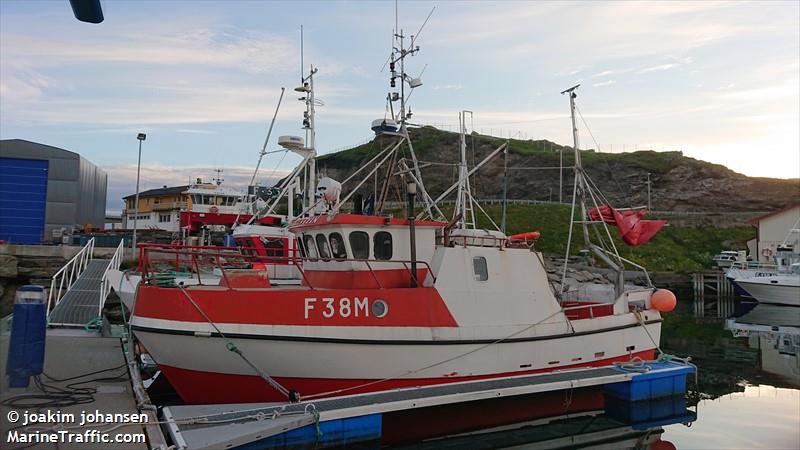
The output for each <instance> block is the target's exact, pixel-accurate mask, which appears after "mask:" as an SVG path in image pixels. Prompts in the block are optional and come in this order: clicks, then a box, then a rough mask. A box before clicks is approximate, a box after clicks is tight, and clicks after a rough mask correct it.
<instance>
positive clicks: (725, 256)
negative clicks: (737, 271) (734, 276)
mask: <svg viewBox="0 0 800 450" xmlns="http://www.w3.org/2000/svg"><path fill="white" fill-rule="evenodd" d="M745 255H746V253H745V252H744V251H736V250H724V251H721V252H719V254H718V255H717V256H715V257H714V258H713V259H714V262H715V263H717V267H720V268H723V269H725V268H728V267H731V266H732V265H733V263H735V262H737V261H744V260H745V258H746V257H745Z"/></svg>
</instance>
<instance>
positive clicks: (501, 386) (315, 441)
mask: <svg viewBox="0 0 800 450" xmlns="http://www.w3.org/2000/svg"><path fill="white" fill-rule="evenodd" d="M693 373H695V368H694V366H692V365H686V364H683V363H677V362H648V363H646V364H643V365H638V366H630V367H622V366H608V367H597V368H586V369H576V370H567V371H559V372H551V373H545V374H535V375H524V376H518V377H511V378H504V379H497V380H479V381H469V382H461V383H451V384H447V385H435V386H423V387H416V388H405V389H396V390H390V391H382V392H376V393H367V394H355V395H347V396H340V397H333V398H326V399H321V400H315V401H308V402H300V403H266V404H265V403H260V404H229V405H197V406H169V407H165V408H164V409H163V420H164V421H165V422H166V424H167V425H166V428H167V430H168V434H169V435H170V437H171V438H172V441H173V443H174V444H175V446H176V448H179V449H206V448H241V449H249V448H291V447H303V446H308V445H315V446H318V447H330V446H342V445H352V444H355V443H363V442H368V441H375V440H378V439H380V437H381V418H382V415H383V414H387V413H391V412H396V411H408V410H414V409H421V408H428V407H435V406H441V405H454V404H459V403H466V402H474V401H481V400H490V399H497V398H502V397H514V396H522V395H528V394H535V393H543V392H553V391H570V390H575V389H580V388H585V387H591V386H605V389H606V392H607V393H608V394H609V395H613V396H614V397H616V398H618V399H621V400H623V401H625V402H642V401H651V400H653V399H656V398H670V397H674V396H679V395H683V394H684V393H685V391H686V377H687V376H688V375H690V374H693ZM209 388H212V387H209Z"/></svg>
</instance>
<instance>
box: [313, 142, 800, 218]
mask: <svg viewBox="0 0 800 450" xmlns="http://www.w3.org/2000/svg"><path fill="white" fill-rule="evenodd" d="M411 138H412V142H413V143H414V149H415V152H416V153H417V157H418V158H419V159H420V160H423V161H428V162H432V163H435V165H431V166H429V167H427V168H425V169H423V172H422V173H423V177H424V179H425V185H426V187H427V188H428V190H429V191H430V192H431V193H433V194H436V193H438V192H442V191H443V190H444V189H446V188H447V187H448V186H449V185H450V184H452V183H453V182H454V181H455V180H456V179H457V172H456V168H455V167H454V166H452V165H450V164H453V163H456V162H457V161H458V160H459V154H460V151H459V144H458V142H459V136H458V134H457V133H452V132H447V131H441V130H438V129H435V128H432V127H422V128H417V129H412V130H411ZM389 139H390V138H384V137H378V138H376V139H375V140H373V141H372V142H369V143H367V144H364V145H361V146H358V147H355V148H352V149H349V150H345V151H341V152H338V153H332V154H328V155H323V156H321V157H319V159H318V163H317V167H318V170H319V171H320V173H322V174H325V175H328V176H330V177H332V178H334V179H338V180H343V179H344V178H346V177H347V176H348V175H349V174H350V173H352V172H353V171H354V170H355V169H356V168H357V167H359V166H361V165H363V164H364V163H366V162H367V161H368V160H369V159H370V158H371V157H372V156H374V155H375V154H377V153H378V152H379V151H381V149H383V148H384V146H385V145H387V144H388V143H389V142H390V140H389ZM505 141H506V139H501V138H496V137H491V136H484V135H478V134H473V135H471V136H468V137H467V158H468V162H469V164H470V166H472V165H474V163H475V162H480V161H481V160H482V159H483V158H484V157H485V156H486V155H488V154H489V153H490V152H491V151H492V150H494V149H495V148H497V147H498V146H500V145H501V144H502V143H503V142H505ZM562 150H563V158H564V165H565V166H566V167H569V166H571V165H572V164H573V161H574V157H573V152H572V150H571V149H570V148H569V147H565V146H561V145H559V144H557V143H554V142H550V141H545V140H516V139H511V140H509V153H508V168H509V171H508V185H509V188H508V198H511V199H535V200H548V199H553V200H558V187H559V174H558V170H552V169H545V170H542V169H541V168H543V167H557V166H558V165H559V157H560V152H561V151H562ZM404 151H405V153H404V156H406V157H408V152H407V150H404ZM581 160H582V162H583V166H584V168H585V170H586V173H587V174H588V175H589V176H590V177H591V178H592V180H593V181H594V182H595V183H596V184H597V186H598V187H599V188H600V190H601V191H602V192H603V193H604V194H605V195H606V197H607V198H608V199H609V200H610V201H611V202H612V203H613V204H614V205H615V206H618V207H628V206H637V205H645V204H646V203H647V174H648V173H650V179H651V181H652V185H651V201H652V205H653V209H654V210H660V211H688V210H694V211H696V210H701V211H771V210H776V209H780V208H783V207H786V206H788V205H790V204H792V203H793V202H796V199H797V198H800V180H798V179H794V180H782V179H771V178H754V177H747V176H745V175H742V174H739V173H736V172H734V171H732V170H730V169H728V168H726V167H724V166H722V165H719V164H712V163H708V162H705V161H700V160H697V159H694V158H690V157H687V156H684V155H683V154H682V153H681V152H654V151H637V152H630V153H614V154H611V153H599V152H595V151H592V150H583V151H581ZM443 164H444V165H443ZM502 180H503V156H502V155H500V156H498V157H496V158H495V159H494V160H492V161H491V162H489V163H488V164H487V165H486V166H484V167H483V168H482V169H481V170H480V171H479V172H478V173H476V175H475V176H473V179H472V180H471V181H472V188H473V194H474V196H475V197H476V198H484V199H485V198H500V197H501V195H502ZM373 188H374V187H373V185H372V183H366V184H365V186H364V187H363V188H362V189H363V190H364V193H365V194H368V193H371V192H372V190H373ZM571 189H572V173H571V170H569V169H565V171H564V182H563V195H564V198H568V197H569V194H570V193H571Z"/></svg>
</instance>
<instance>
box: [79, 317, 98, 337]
mask: <svg viewBox="0 0 800 450" xmlns="http://www.w3.org/2000/svg"><path fill="white" fill-rule="evenodd" d="M102 327H103V318H102V317H95V318H94V319H92V320H90V321H88V322H86V325H84V326H83V329H84V330H85V331H87V332H89V333H99V332H100V331H101V328H102Z"/></svg>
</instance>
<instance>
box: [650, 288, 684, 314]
mask: <svg viewBox="0 0 800 450" xmlns="http://www.w3.org/2000/svg"><path fill="white" fill-rule="evenodd" d="M677 303H678V299H676V298H675V294H673V293H672V291H670V290H669V289H659V290H657V291H655V292H653V295H652V296H651V297H650V304H651V305H652V306H653V308H654V309H655V310H657V311H661V312H667V311H672V310H673V309H675V305H676V304H677Z"/></svg>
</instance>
